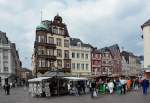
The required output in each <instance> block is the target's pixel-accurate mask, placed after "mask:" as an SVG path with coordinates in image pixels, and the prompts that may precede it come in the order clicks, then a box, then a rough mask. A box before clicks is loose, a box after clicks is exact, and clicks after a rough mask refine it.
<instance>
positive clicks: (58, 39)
mask: <svg viewBox="0 0 150 103" xmlns="http://www.w3.org/2000/svg"><path fill="white" fill-rule="evenodd" d="M56 41H57V46H62V44H61V39H60V38H57V39H56Z"/></svg>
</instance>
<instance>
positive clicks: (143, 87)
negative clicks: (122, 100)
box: [142, 78, 149, 95]
mask: <svg viewBox="0 0 150 103" xmlns="http://www.w3.org/2000/svg"><path fill="white" fill-rule="evenodd" d="M148 87H149V81H148V80H147V79H146V78H144V79H143V81H142V89H143V94H144V95H147V89H148Z"/></svg>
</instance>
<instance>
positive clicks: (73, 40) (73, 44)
mask: <svg viewBox="0 0 150 103" xmlns="http://www.w3.org/2000/svg"><path fill="white" fill-rule="evenodd" d="M78 43H81V46H82V47H90V48H93V46H92V45H91V44H86V43H83V42H82V41H81V40H80V39H79V38H70V45H71V46H77V45H78Z"/></svg>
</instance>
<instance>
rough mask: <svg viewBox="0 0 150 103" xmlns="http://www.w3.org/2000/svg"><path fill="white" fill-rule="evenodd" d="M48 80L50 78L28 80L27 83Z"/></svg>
mask: <svg viewBox="0 0 150 103" xmlns="http://www.w3.org/2000/svg"><path fill="white" fill-rule="evenodd" d="M49 78H51V77H38V78H33V79H29V80H28V82H40V81H42V80H46V79H49Z"/></svg>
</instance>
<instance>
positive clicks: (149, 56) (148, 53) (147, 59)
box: [143, 26, 150, 68]
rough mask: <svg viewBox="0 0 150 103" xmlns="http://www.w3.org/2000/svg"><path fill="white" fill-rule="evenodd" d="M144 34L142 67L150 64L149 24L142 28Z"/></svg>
mask: <svg viewBox="0 0 150 103" xmlns="http://www.w3.org/2000/svg"><path fill="white" fill-rule="evenodd" d="M143 36H144V68H147V67H148V66H150V26H145V27H144V28H143Z"/></svg>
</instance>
